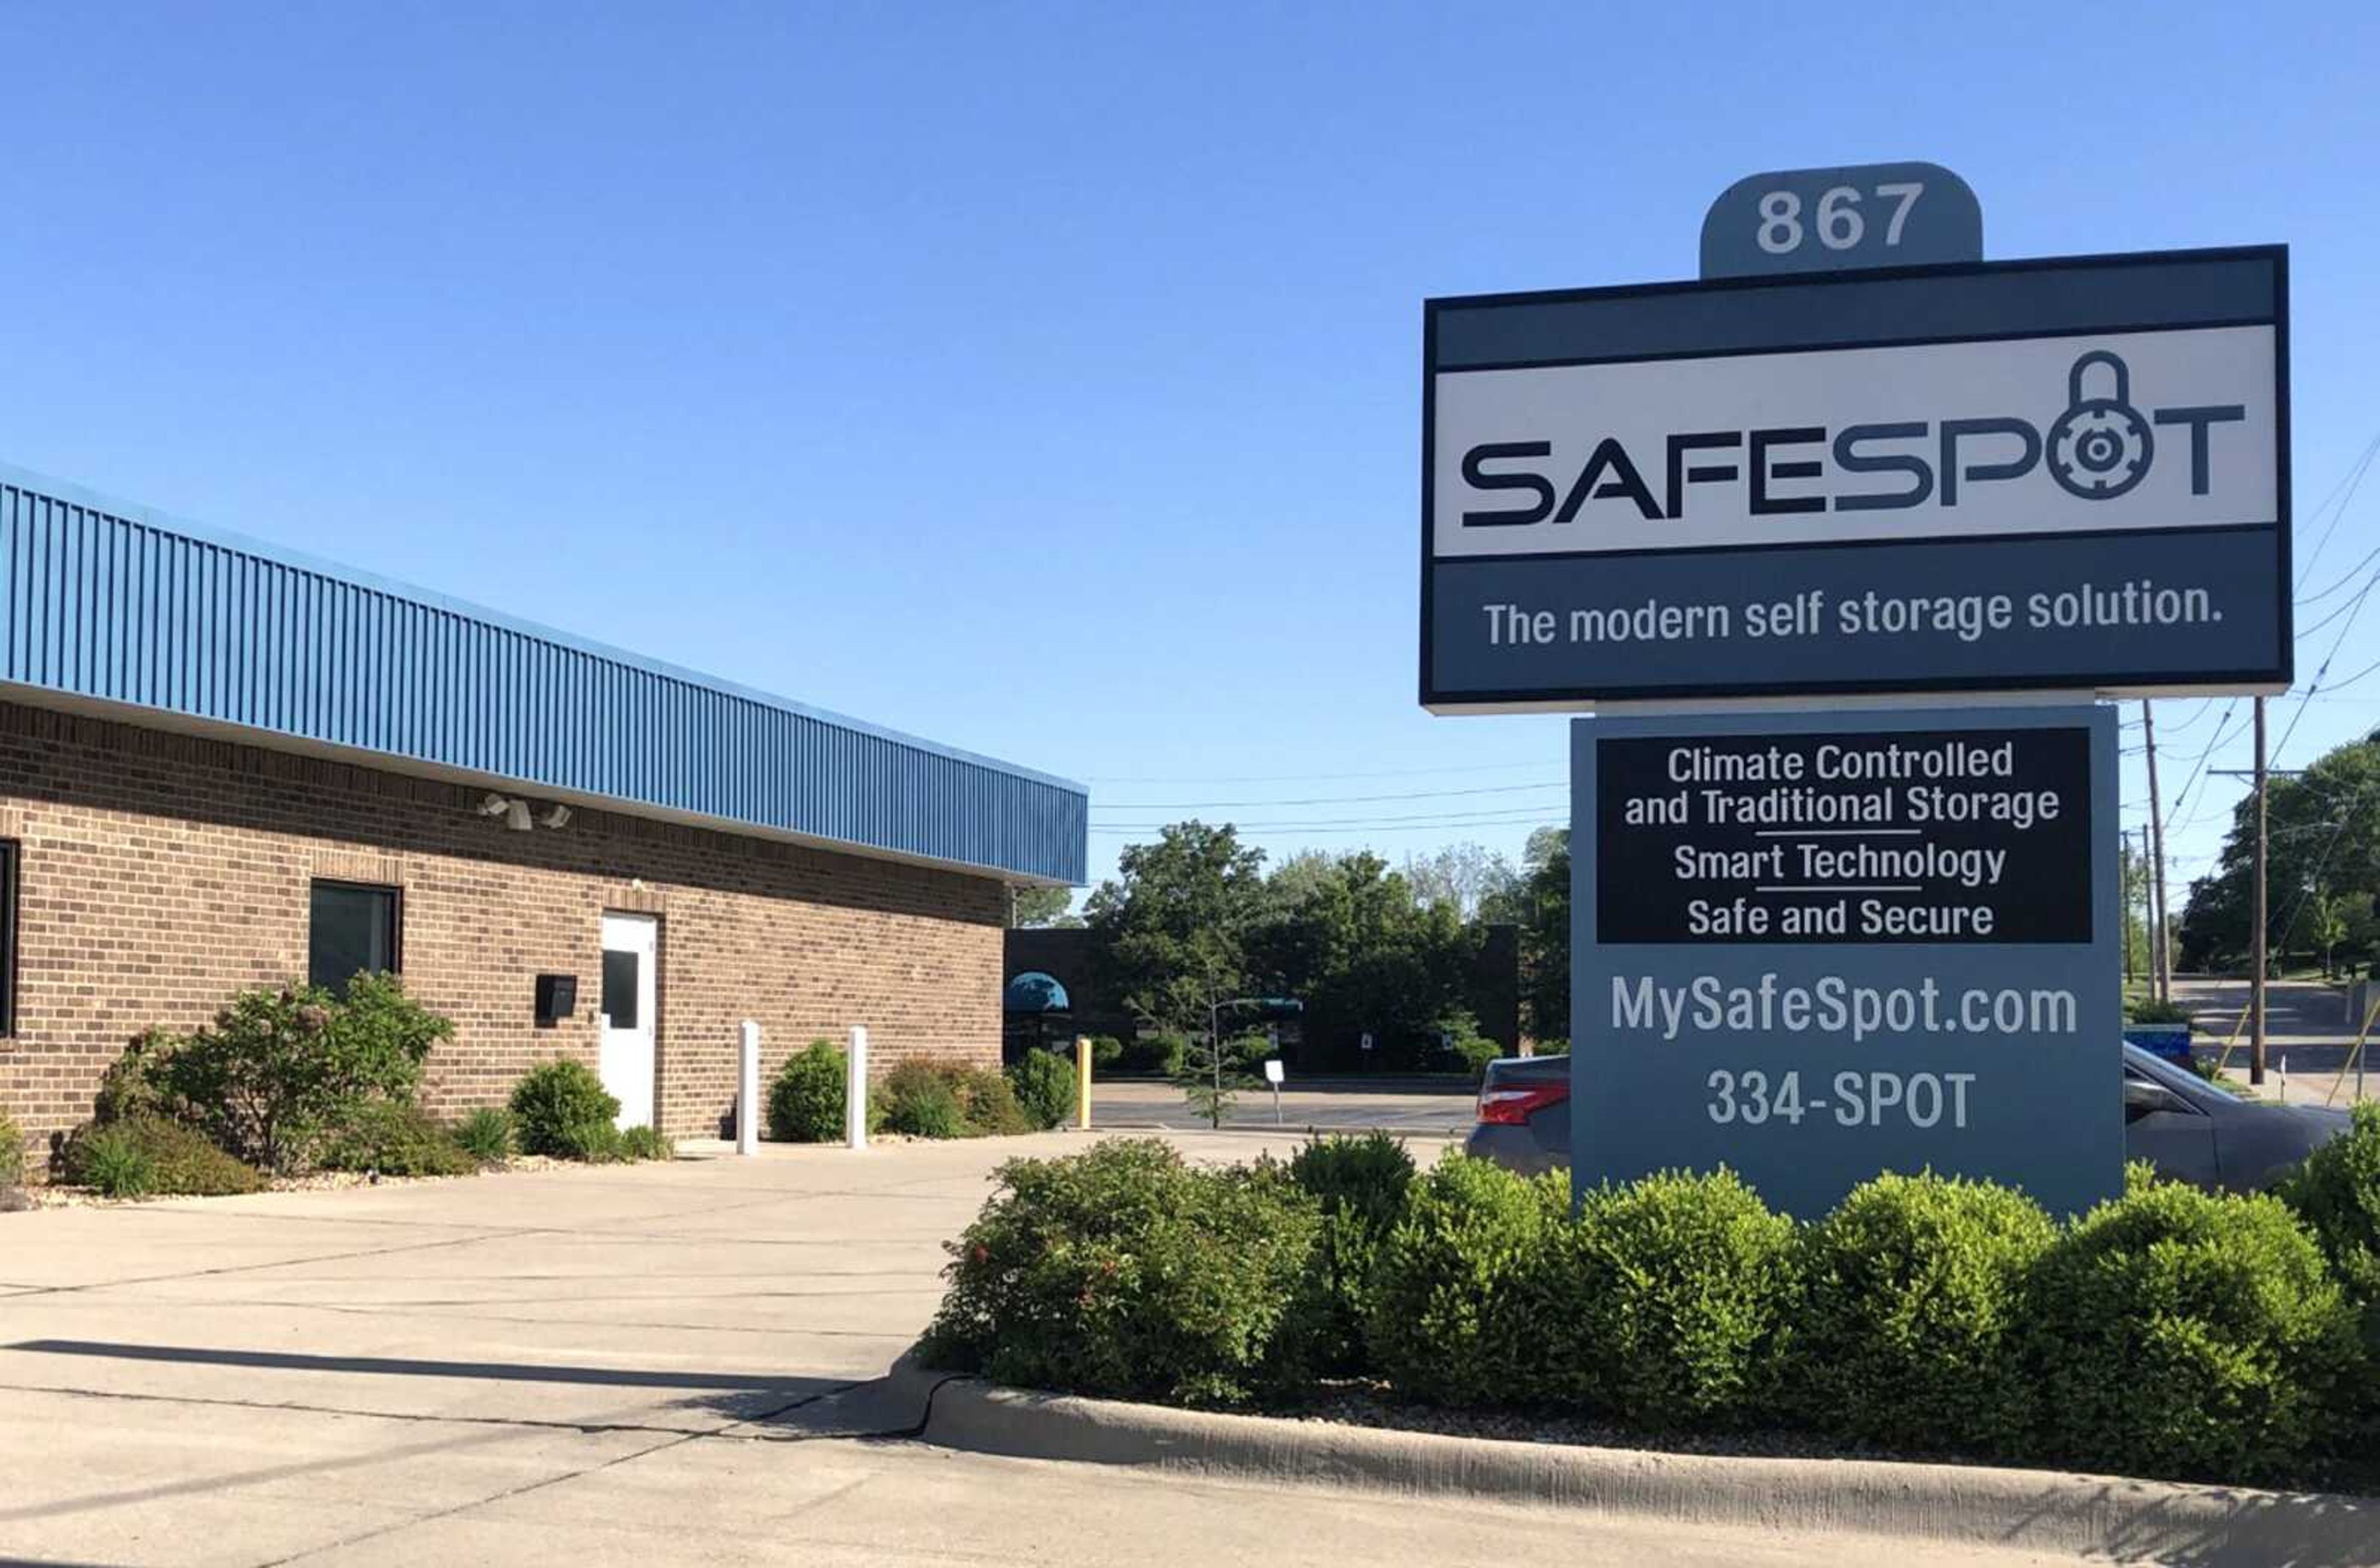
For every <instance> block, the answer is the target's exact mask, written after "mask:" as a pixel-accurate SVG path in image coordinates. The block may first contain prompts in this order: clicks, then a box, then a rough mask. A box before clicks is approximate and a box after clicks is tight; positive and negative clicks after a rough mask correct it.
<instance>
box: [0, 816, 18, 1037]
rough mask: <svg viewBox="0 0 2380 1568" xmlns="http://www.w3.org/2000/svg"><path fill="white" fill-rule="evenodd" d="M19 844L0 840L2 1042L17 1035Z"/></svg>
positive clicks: (0, 998) (0, 1009) (0, 1003)
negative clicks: (7, 1037)
mask: <svg viewBox="0 0 2380 1568" xmlns="http://www.w3.org/2000/svg"><path fill="white" fill-rule="evenodd" d="M17 857H18V846H17V841H16V840H14V839H0V1038H5V1037H6V1036H10V1035H14V1034H15V1033H16V1032H17Z"/></svg>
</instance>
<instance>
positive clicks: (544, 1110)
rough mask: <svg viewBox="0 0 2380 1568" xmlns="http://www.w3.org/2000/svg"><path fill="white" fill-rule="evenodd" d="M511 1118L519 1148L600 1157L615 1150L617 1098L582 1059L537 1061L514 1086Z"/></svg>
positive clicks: (568, 1157)
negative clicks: (579, 1060)
mask: <svg viewBox="0 0 2380 1568" xmlns="http://www.w3.org/2000/svg"><path fill="white" fill-rule="evenodd" d="M512 1113H513V1124H514V1128H515V1132H516V1136H517V1137H518V1138H519V1140H520V1149H521V1152H522V1153H523V1154H543V1155H548V1156H551V1157H553V1158H554V1159H558V1160H605V1159H611V1158H613V1157H614V1156H615V1154H616V1151H617V1149H618V1145H619V1137H620V1133H619V1129H618V1128H617V1127H616V1126H614V1125H613V1123H614V1122H615V1121H616V1120H617V1119H618V1117H619V1114H620V1101H619V1100H618V1099H617V1098H615V1097H614V1096H613V1094H612V1092H611V1091H610V1090H608V1089H606V1088H604V1087H603V1080H602V1079H601V1078H599V1077H597V1076H595V1073H594V1070H593V1069H592V1068H590V1067H589V1066H588V1065H587V1064H585V1063H584V1062H575V1061H572V1060H570V1059H569V1058H567V1057H564V1058H562V1059H560V1060H558V1061H553V1062H541V1063H540V1064H537V1065H536V1066H534V1067H531V1068H530V1069H529V1070H528V1072H527V1073H525V1074H523V1075H522V1076H521V1080H520V1082H519V1083H517V1084H515V1085H514V1086H513V1094H512Z"/></svg>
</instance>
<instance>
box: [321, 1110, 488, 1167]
mask: <svg viewBox="0 0 2380 1568" xmlns="http://www.w3.org/2000/svg"><path fill="white" fill-rule="evenodd" d="M317 1162H318V1163H319V1164H320V1165H321V1166H322V1169H323V1170H325V1171H355V1172H362V1173H370V1174H374V1175H382V1176H468V1175H469V1174H471V1173H473V1172H475V1171H477V1170H478V1169H479V1168H480V1161H479V1160H478V1159H477V1158H476V1157H475V1156H473V1155H472V1153H471V1152H470V1151H469V1150H468V1149H465V1148H464V1147H463V1145H462V1142H461V1140H460V1139H458V1138H457V1137H455V1135H454V1134H453V1133H452V1132H450V1131H449V1130H448V1129H447V1128H446V1127H445V1126H444V1125H443V1124H441V1123H440V1122H439V1120H438V1118H436V1117H435V1116H432V1115H431V1114H430V1112H427V1111H424V1110H422V1109H421V1108H420V1107H419V1106H418V1105H412V1104H407V1103H401V1102H398V1101H395V1100H368V1101H366V1102H364V1103H363V1104H361V1105H358V1106H357V1107H355V1108H353V1109H352V1110H350V1111H349V1112H347V1113H346V1116H345V1117H343V1118H342V1119H341V1121H340V1124H339V1126H338V1128H337V1130H336V1131H334V1133H333V1134H332V1135H331V1136H330V1138H329V1139H328V1140H327V1141H326V1142H325V1143H324V1144H323V1146H322V1154H321V1156H320V1157H319V1160H318V1161H317Z"/></svg>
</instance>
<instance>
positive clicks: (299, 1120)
mask: <svg viewBox="0 0 2380 1568" xmlns="http://www.w3.org/2000/svg"><path fill="white" fill-rule="evenodd" d="M453 1034H454V1026H453V1025H452V1024H451V1023H449V1022H448V1021H447V1020H446V1019H444V1018H443V1017H440V1016H439V1015H437V1014H435V1013H432V1012H431V1011H430V1010H428V1009H427V1008H425V1007H423V1006H421V1005H420V1004H419V1003H417V1002H415V1001H414V1000H413V999H412V998H410V997H408V996H407V995H406V993H405V989H404V987H403V985H402V984H401V983H400V982H399V981H398V979H397V978H396V977H395V976H394V975H359V976H358V977H356V978H355V979H354V980H353V981H351V982H350V983H349V985H348V987H347V989H346V993H345V994H344V995H336V994H334V993H332V992H330V991H322V990H319V989H317V988H315V987H311V986H304V985H288V986H278V987H271V986H268V987H259V988H256V989H253V990H250V991H242V992H240V993H239V994H238V995H237V996H236V997H234V998H233V999H232V1000H231V1001H230V1002H229V1003H227V1004H225V1006H224V1008H223V1009H222V1010H221V1011H220V1012H218V1013H217V1014H216V1015H215V1017H214V1020H213V1021H212V1023H211V1024H209V1025H208V1026H207V1027H204V1028H200V1029H196V1030H193V1031H192V1032H190V1033H189V1034H187V1035H176V1034H168V1033H165V1032H164V1031H161V1030H152V1031H151V1032H150V1033H148V1034H146V1035H143V1036H142V1037H141V1038H140V1039H138V1040H136V1041H134V1042H133V1044H132V1046H131V1048H130V1049H128V1051H125V1053H124V1054H123V1055H122V1056H121V1057H120V1058H118V1059H117V1060H116V1061H115V1063H114V1064H112V1065H111V1066H110V1067H109V1069H108V1072H107V1075H106V1077H105V1078H104V1080H103V1082H102V1084H101V1087H100V1091H99V1094H98V1097H97V1100H96V1104H95V1106H94V1112H95V1113H94V1114H93V1116H92V1118H91V1120H90V1121H88V1122H86V1123H84V1124H82V1125H80V1126H79V1127H77V1128H76V1129H74V1131H73V1132H72V1133H70V1134H68V1135H67V1136H66V1137H65V1138H64V1139H62V1140H61V1141H60V1143H59V1145H58V1147H57V1149H56V1151H55V1160H54V1166H53V1168H54V1170H55V1173H56V1174H57V1175H58V1176H59V1178H60V1179H62V1180H65V1181H67V1182H71V1183H74V1184H76V1185H82V1186H89V1187H91V1188H93V1189H94V1190H96V1191H98V1192H100V1193H101V1194H103V1195H104V1196H106V1197H152V1196H156V1197H165V1196H193V1197H212V1196H216V1195H220V1194H225V1193H239V1192H254V1191H256V1190H257V1189H258V1188H260V1187H261V1186H262V1185H264V1182H265V1179H266V1178H267V1177H269V1176H275V1175H281V1176H287V1175H297V1174H303V1173H307V1172H310V1171H318V1170H319V1171H357V1172H369V1173H374V1174H376V1175H390V1176H443V1175H462V1174H466V1173H469V1172H473V1171H477V1170H480V1168H482V1167H483V1166H486V1165H490V1164H493V1163H497V1162H500V1161H504V1160H506V1159H509V1158H511V1157H512V1155H513V1154H514V1153H515V1152H516V1151H517V1152H524V1153H532V1154H556V1155H562V1156H565V1157H567V1158H572V1159H581V1160H651V1159H666V1158H668V1157H669V1155H670V1153H671V1152H672V1150H671V1149H670V1144H669V1140H668V1139H667V1138H664V1137H662V1136H660V1135H659V1134H658V1133H656V1132H654V1131H653V1130H652V1129H651V1128H650V1127H631V1128H628V1129H626V1130H625V1131H622V1130H620V1129H618V1128H616V1127H614V1126H613V1119H614V1118H616V1117H617V1116H618V1115H619V1113H620V1102H619V1101H618V1100H615V1099H613V1097H612V1096H611V1095H609V1094H607V1093H605V1092H604V1089H603V1086H602V1084H601V1081H600V1080H599V1079H598V1078H597V1077H596V1076H595V1074H594V1073H593V1072H591V1071H589V1069H588V1068H587V1067H586V1066H584V1065H582V1064H578V1063H576V1062H551V1063H546V1064H541V1065H540V1066H538V1067H536V1068H533V1069H531V1070H530V1072H529V1073H528V1075H527V1076H524V1077H523V1078H522V1080H521V1082H520V1084H519V1086H518V1087H517V1088H516V1089H515V1090H514V1091H513V1095H512V1101H511V1104H510V1106H509V1108H498V1107H494V1106H486V1107H482V1108H480V1109H479V1110H477V1111H474V1112H471V1113H470V1114H469V1115H468V1116H466V1117H465V1118H464V1119H463V1120H462V1121H461V1122H459V1123H456V1124H453V1125H451V1126H450V1125H447V1124H443V1123H442V1122H440V1121H439V1120H438V1119H437V1118H435V1117H433V1116H432V1115H431V1114H430V1113H429V1112H427V1111H424V1110H423V1109H422V1108H421V1107H420V1105H419V1103H418V1101H417V1100H416V1095H417V1094H418V1092H419V1087H420V1081H421V1069H422V1064H423V1063H424V1061H425V1060H426V1059H427V1058H428V1056H429V1054H430V1051H431V1047H432V1046H433V1045H435V1044H436V1043H437V1042H438V1041H440V1040H443V1039H450V1038H452V1036H453ZM0 1130H5V1131H6V1132H9V1133H13V1132H14V1129H13V1128H12V1127H5V1124H0ZM6 1152H7V1151H6V1149H0V1186H6V1185H8V1182H9V1180H10V1178H11V1175H12V1173H11V1171H10V1170H9V1169H8V1168H7V1167H8V1161H7V1160H6Z"/></svg>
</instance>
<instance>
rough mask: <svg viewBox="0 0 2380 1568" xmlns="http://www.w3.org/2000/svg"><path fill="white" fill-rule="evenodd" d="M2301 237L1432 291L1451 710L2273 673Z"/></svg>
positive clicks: (1441, 627)
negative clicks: (2292, 290)
mask: <svg viewBox="0 0 2380 1568" xmlns="http://www.w3.org/2000/svg"><path fill="white" fill-rule="evenodd" d="M2287 318H2288V286H2287V255H2286V252H2285V251H2284V250H2282V249H2278V248H2266V249H2244V250H2225V251H2191V252H2168V253H2160V254H2155V255H2146V256H2118V257H2101V258H2082V259H2070V260H2058V261H2014V262H2000V263H1973V264H1963V265H1947V266H1932V267H1918V268H1909V269H1898V270H1886V271H1867V272H1847V273H1828V274H1819V275H1799V276H1779V277H1763V278H1753V279H1742V280H1728V281H1721V282H1715V283H1703V284H1677V285H1661V286H1652V287H1645V288H1619V289H1596V290H1585V291H1580V292H1573V293H1561V294H1538V295H1505V296H1491V297H1483V298H1458V299H1439V300H1433V301H1431V302H1430V303H1429V305H1428V307H1427V328H1426V348H1425V365H1426V374H1425V385H1424V412H1423V476H1422V670H1421V695H1422V701H1423V703H1424V704H1425V705H1426V706H1428V707H1430V708H1432V709H1435V710H1439V711H1465V710H1470V711H1482V710H1487V711H1492V710H1497V709H1512V708H1529V707H1537V708H1565V707H1566V708H1586V707H1592V706H1594V705H1596V704H1597V703H1599V702H1606V701H1618V700H1661V699H1700V698H1792V697H1802V696H1815V695H1822V694H1832V693H1855V692H1903V693H1919V692H1951V691H1967V692H1973V691H1998V690H2010V691H2013V690H2096V691H2100V692H2107V693H2124V694H2133V693H2164V692H2176V691H2190V690H2198V691H2255V690H2280V689H2283V688H2285V687H2287V685H2288V684H2289V679H2290V675H2291V653H2290V644H2291V631H2290V616H2289V472H2288V464H2287V454H2288V450H2289V407H2288V398H2287V391H2286V388H2287V372H2288V336H2287Z"/></svg>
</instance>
